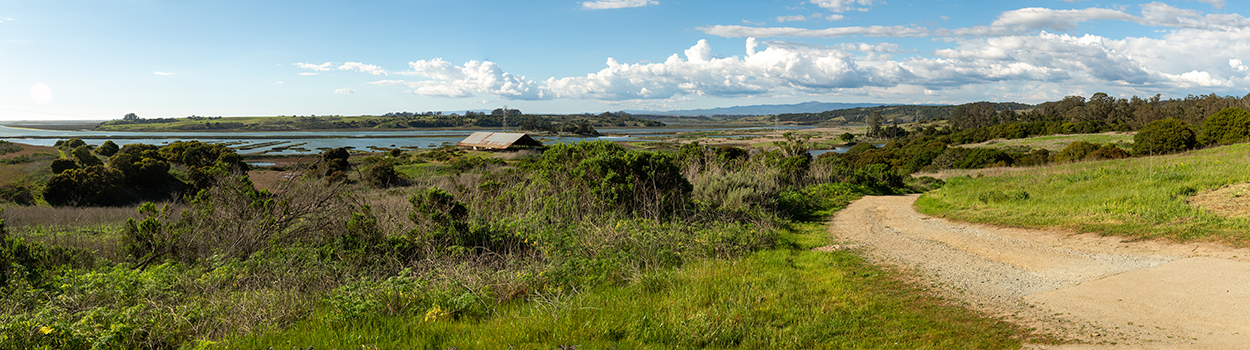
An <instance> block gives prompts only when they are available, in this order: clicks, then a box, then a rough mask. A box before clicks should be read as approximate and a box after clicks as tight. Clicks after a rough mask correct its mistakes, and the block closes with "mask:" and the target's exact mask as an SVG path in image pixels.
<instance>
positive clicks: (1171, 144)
mask: <svg viewBox="0 0 1250 350" xmlns="http://www.w3.org/2000/svg"><path fill="white" fill-rule="evenodd" d="M1197 142H1198V141H1197V139H1196V138H1195V137H1194V131H1193V130H1192V129H1190V128H1189V125H1188V124H1185V122H1183V121H1180V120H1179V119H1176V118H1168V119H1162V120H1156V121H1153V122H1150V124H1146V126H1145V127H1142V129H1141V131H1139V132H1137V135H1136V136H1133V151H1134V152H1136V153H1137V154H1159V153H1170V152H1177V151H1184V150H1187V149H1190V148H1193V147H1194V145H1195V144H1197Z"/></svg>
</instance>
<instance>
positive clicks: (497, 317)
mask: <svg viewBox="0 0 1250 350" xmlns="http://www.w3.org/2000/svg"><path fill="white" fill-rule="evenodd" d="M790 232H791V235H790V236H789V237H788V241H789V242H791V244H789V247H786V248H781V249H774V250H768V251H762V252H759V253H755V254H753V255H750V256H748V257H745V258H741V259H736V260H708V261H703V262H699V263H696V264H692V265H689V266H686V267H683V268H681V269H676V270H672V269H670V270H659V271H654V272H649V273H643V274H640V275H639V276H638V277H637V278H635V279H634V281H632V282H631V283H630V284H628V285H623V286H609V287H600V288H597V289H594V290H588V291H581V292H576V291H559V290H557V291H548V292H546V293H543V294H541V295H540V296H539V297H535V298H533V299H532V300H530V301H527V302H515V303H511V304H506V305H493V306H492V307H493V308H494V309H495V310H496V311H495V313H494V314H493V316H490V317H488V318H486V319H481V320H470V319H461V320H453V319H445V318H443V317H441V316H440V313H439V311H438V310H433V309H432V310H429V311H427V312H424V313H418V314H410V315H395V316H377V315H372V316H368V317H364V318H361V319H349V320H335V319H333V318H331V317H314V318H312V319H311V320H309V321H305V322H303V323H301V324H299V325H297V326H296V327H294V328H292V329H288V330H285V331H280V332H276V333H267V334H257V335H248V336H244V337H240V338H232V339H227V340H226V341H223V342H222V343H220V344H217V346H218V347H219V348H223V349H225V348H228V349H233V348H245V349H263V348H268V347H272V348H274V349H285V348H291V347H293V346H294V347H299V348H305V347H308V346H313V347H314V348H317V349H322V348H362V349H375V348H384V349H386V348H395V349H398V348H411V349H418V348H421V349H445V348H451V347H456V348H460V349H479V348H480V349H513V348H514V349H552V348H558V347H561V346H575V348H576V349H610V348H628V349H635V348H637V349H683V348H742V349H825V348H836V349H846V348H858V349H1012V348H1017V347H1019V345H1020V339H1021V338H1025V337H1027V336H1028V333H1027V332H1026V331H1025V330H1023V329H1020V328H1018V327H1016V326H1013V325H1010V324H1007V323H1004V322H1001V321H998V320H995V319H991V318H987V317H984V316H981V315H978V314H975V313H973V312H970V311H968V310H966V309H962V308H958V307H954V306H949V305H948V304H947V303H946V302H945V301H943V300H939V299H936V298H935V297H933V296H931V294H929V293H928V292H926V291H924V290H920V289H918V288H916V287H914V286H913V285H911V284H908V283H907V282H905V281H903V280H902V279H901V278H900V275H899V273H898V272H895V271H885V270H882V269H881V268H878V267H874V266H872V265H869V264H867V263H865V262H864V261H863V260H861V259H860V258H858V257H857V256H856V255H855V254H853V253H849V252H817V251H812V250H810V248H811V247H815V246H819V245H823V244H827V243H828V240H829V238H828V237H829V235H828V233H827V231H826V230H825V225H824V224H821V223H807V224H799V225H797V226H796V227H795V228H794V229H793V230H792V231H790Z"/></svg>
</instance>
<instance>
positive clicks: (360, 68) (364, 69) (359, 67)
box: [339, 62, 389, 75]
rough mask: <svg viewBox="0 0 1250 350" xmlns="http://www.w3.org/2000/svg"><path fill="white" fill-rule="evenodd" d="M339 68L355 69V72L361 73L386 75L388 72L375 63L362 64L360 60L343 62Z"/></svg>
mask: <svg viewBox="0 0 1250 350" xmlns="http://www.w3.org/2000/svg"><path fill="white" fill-rule="evenodd" d="M339 70H354V71H357V72H361V73H369V74H373V75H387V74H389V73H388V72H387V71H386V70H385V69H382V67H378V66H375V65H372V64H364V63H360V62H347V63H343V65H341V66H339Z"/></svg>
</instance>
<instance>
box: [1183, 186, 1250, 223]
mask: <svg viewBox="0 0 1250 350" xmlns="http://www.w3.org/2000/svg"><path fill="white" fill-rule="evenodd" d="M1189 205H1192V206H1196V207H1199V208H1203V209H1206V210H1209V211H1211V212H1214V213H1216V214H1220V215H1224V216H1228V217H1238V218H1250V183H1240V184H1233V185H1227V186H1224V187H1220V188H1217V189H1214V190H1210V191H1202V192H1200V193H1198V194H1196V195H1194V196H1193V197H1190V198H1189Z"/></svg>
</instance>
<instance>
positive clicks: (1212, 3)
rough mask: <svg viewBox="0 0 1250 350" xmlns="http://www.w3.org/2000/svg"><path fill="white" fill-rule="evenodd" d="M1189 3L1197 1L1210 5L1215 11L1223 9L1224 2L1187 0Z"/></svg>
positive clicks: (1220, 0)
mask: <svg viewBox="0 0 1250 350" xmlns="http://www.w3.org/2000/svg"><path fill="white" fill-rule="evenodd" d="M1189 1H1197V2H1201V3H1204V4H1210V5H1211V6H1212V7H1215V8H1217V9H1223V8H1224V0H1189Z"/></svg>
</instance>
